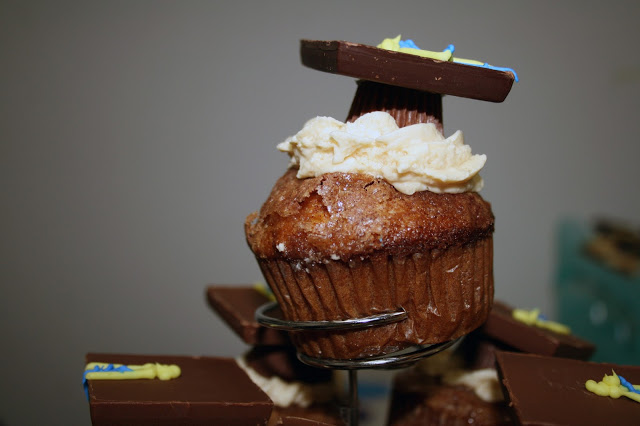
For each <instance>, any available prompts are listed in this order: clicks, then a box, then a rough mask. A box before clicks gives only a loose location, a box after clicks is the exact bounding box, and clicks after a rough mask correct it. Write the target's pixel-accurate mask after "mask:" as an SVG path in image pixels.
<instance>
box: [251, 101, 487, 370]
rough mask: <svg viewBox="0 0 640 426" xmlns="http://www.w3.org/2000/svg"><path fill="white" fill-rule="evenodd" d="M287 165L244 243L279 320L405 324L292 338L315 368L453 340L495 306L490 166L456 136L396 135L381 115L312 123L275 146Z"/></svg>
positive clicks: (408, 130) (415, 130)
mask: <svg viewBox="0 0 640 426" xmlns="http://www.w3.org/2000/svg"><path fill="white" fill-rule="evenodd" d="M278 149H280V150H281V151H284V152H287V153H288V154H289V155H290V156H291V163H290V168H289V170H287V172H286V173H285V174H284V175H283V176H282V177H281V178H280V179H279V180H278V181H277V182H276V184H275V186H274V187H273V190H272V191H271V194H270V195H269V197H268V199H267V200H266V202H265V203H264V204H263V205H262V207H261V209H260V210H259V211H258V212H255V213H253V214H251V215H249V217H248V218H247V220H246V222H245V232H246V237H247V242H248V244H249V247H250V248H251V250H252V251H253V253H254V255H255V257H256V259H257V261H258V264H259V265H260V268H261V270H262V272H263V275H264V277H265V279H266V281H267V283H268V284H269V286H270V287H271V289H272V290H273V292H274V294H275V297H276V299H277V301H278V303H279V305H280V308H281V309H282V312H283V315H284V317H285V318H286V319H288V320H293V321H321V320H341V319H348V318H359V317H366V316H370V315H375V314H378V313H382V312H391V311H396V310H398V309H403V310H404V311H406V313H407V318H406V319H405V320H403V321H401V322H397V323H393V324H387V325H383V326H374V327H370V328H364V329H357V330H341V331H304V332H293V333H292V340H293V342H294V344H295V345H296V346H297V348H298V350H299V351H301V352H303V353H304V354H306V355H308V356H310V357H314V358H331V359H359V358H364V357H370V356H377V355H384V354H388V353H391V352H395V351H398V350H401V349H404V348H407V347H410V346H416V345H424V344H433V343H441V342H446V341H450V340H453V339H456V338H458V337H460V336H463V335H465V334H467V333H469V332H471V331H472V330H474V329H476V328H477V327H479V326H480V325H481V324H482V323H483V322H484V321H485V320H486V319H487V316H488V314H489V311H490V309H491V304H492V300H493V250H492V245H493V239H492V233H493V229H494V217H493V214H492V211H491V206H490V204H489V203H487V202H486V201H484V200H483V199H482V197H481V196H480V195H479V194H478V192H477V191H479V190H480V189H481V188H482V185H483V182H482V178H481V177H480V176H479V174H478V172H479V170H480V169H481V168H482V166H483V165H484V162H485V160H486V158H485V157H484V156H482V155H473V154H472V153H471V149H470V147H469V146H467V145H465V144H464V141H463V136H462V133H461V132H459V131H458V132H455V133H454V134H453V135H452V136H450V137H448V138H445V137H444V136H443V135H442V133H441V132H440V130H439V129H438V128H437V127H436V125H435V124H433V123H418V124H412V125H407V126H406V127H398V125H397V123H396V121H395V120H394V118H393V117H392V116H391V115H390V114H388V113H387V112H382V111H375V112H371V113H366V114H364V115H362V116H360V117H359V118H357V119H355V121H353V122H350V123H342V122H340V121H338V120H335V119H332V118H328V117H317V118H315V119H312V120H310V121H309V122H307V123H306V124H305V126H304V128H303V129H302V130H301V131H300V132H299V133H297V134H296V135H294V136H292V137H290V138H288V139H287V140H286V141H285V142H283V143H281V144H280V145H278Z"/></svg>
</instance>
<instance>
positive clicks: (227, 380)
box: [86, 353, 273, 426]
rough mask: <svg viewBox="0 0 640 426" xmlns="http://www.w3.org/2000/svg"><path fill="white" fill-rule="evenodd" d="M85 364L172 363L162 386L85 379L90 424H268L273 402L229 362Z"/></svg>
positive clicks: (114, 359)
mask: <svg viewBox="0 0 640 426" xmlns="http://www.w3.org/2000/svg"><path fill="white" fill-rule="evenodd" d="M86 361H87V363H89V362H106V363H114V364H116V363H117V364H126V365H142V364H145V363H148V362H158V363H161V364H176V365H178V366H179V367H180V369H181V374H180V376H179V377H178V378H176V379H172V380H167V381H162V380H158V379H151V380H149V379H139V380H88V395H89V406H90V410H91V421H92V423H93V425H94V426H99V425H132V424H135V425H212V424H225V425H248V424H252V425H258V424H262V425H266V423H267V420H268V419H269V416H270V414H271V411H272V408H273V402H272V401H271V399H269V397H268V396H267V395H266V394H265V393H264V392H262V390H260V389H259V388H258V386H256V385H255V384H254V383H253V382H252V381H251V379H249V377H248V376H247V374H246V373H245V372H244V371H243V370H242V369H241V368H240V367H239V366H238V365H237V363H236V362H235V360H233V359H231V358H210V357H186V356H156V355H144V356H143V355H118V354H95V353H90V354H87V356H86Z"/></svg>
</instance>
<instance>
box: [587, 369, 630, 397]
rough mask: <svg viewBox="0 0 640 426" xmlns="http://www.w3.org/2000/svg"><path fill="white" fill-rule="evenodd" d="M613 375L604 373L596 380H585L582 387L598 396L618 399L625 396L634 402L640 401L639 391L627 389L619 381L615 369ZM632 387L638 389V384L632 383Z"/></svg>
mask: <svg viewBox="0 0 640 426" xmlns="http://www.w3.org/2000/svg"><path fill="white" fill-rule="evenodd" d="M612 373H613V375H611V376H609V375H607V374H605V375H604V377H603V378H602V380H600V381H599V382H596V381H595V380H587V381H586V383H585V384H584V387H585V388H587V390H588V391H589V392H592V393H595V394H596V395H598V396H608V397H610V398H613V399H618V398H620V397H621V396H626V397H627V398H629V399H632V400H634V401H636V402H640V393H635V392H631V391H629V390H628V389H627V388H626V387H624V386H623V385H622V384H621V383H620V378H619V377H618V375H617V374H616V372H615V371H612ZM633 387H634V389H640V386H638V385H633Z"/></svg>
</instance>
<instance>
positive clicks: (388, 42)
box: [376, 36, 452, 61]
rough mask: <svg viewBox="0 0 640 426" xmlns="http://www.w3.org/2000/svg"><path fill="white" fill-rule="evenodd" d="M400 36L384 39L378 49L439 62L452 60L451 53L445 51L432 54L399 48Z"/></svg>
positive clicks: (408, 48)
mask: <svg viewBox="0 0 640 426" xmlns="http://www.w3.org/2000/svg"><path fill="white" fill-rule="evenodd" d="M401 38H402V36H398V37H396V38H385V39H384V40H383V41H382V43H380V44H379V45H378V46H376V47H379V48H380V49H386V50H393V51H394V52H401V53H409V54H411V55H418V56H422V57H424V58H431V59H437V60H439V61H450V60H452V52H451V51H449V50H445V51H443V52H432V51H430V50H423V49H413V48H410V47H400V40H401Z"/></svg>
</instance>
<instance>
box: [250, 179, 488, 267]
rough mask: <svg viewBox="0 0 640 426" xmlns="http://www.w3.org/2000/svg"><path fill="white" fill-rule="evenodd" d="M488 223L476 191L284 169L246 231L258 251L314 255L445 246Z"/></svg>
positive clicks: (464, 240)
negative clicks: (406, 187)
mask: <svg viewBox="0 0 640 426" xmlns="http://www.w3.org/2000/svg"><path fill="white" fill-rule="evenodd" d="M493 226H494V217H493V214H492V212H491V206H490V204H489V203H488V202H486V201H484V200H483V199H482V197H481V196H480V195H479V194H477V193H473V192H467V193H462V194H436V193H433V192H430V191H422V192H417V193H415V194H413V195H406V194H403V193H401V192H399V191H397V190H396V189H395V188H394V187H393V186H392V185H391V184H389V183H388V182H386V181H385V180H383V179H380V178H375V177H372V176H369V175H364V174H352V173H329V174H325V175H322V176H319V177H316V178H308V179H298V178H296V169H289V170H288V171H287V172H286V173H285V174H284V175H283V176H282V177H281V178H280V179H279V180H278V181H277V182H276V184H275V186H274V188H273V190H272V192H271V194H270V196H269V198H268V199H267V201H266V202H265V203H264V205H263V206H262V208H261V209H260V212H256V213H253V214H252V215H250V216H249V217H248V218H247V221H246V223H245V231H246V236H247V242H248V243H249V246H250V247H251V249H252V251H253V252H254V254H255V255H256V256H257V257H258V258H263V259H274V258H280V259H288V260H293V259H301V260H302V259H305V260H308V261H320V260H323V259H329V258H333V259H337V258H340V259H341V260H348V259H351V258H353V257H355V256H363V255H370V254H373V253H376V252H380V251H384V252H385V253H387V254H392V255H406V254H411V253H419V252H425V251H428V250H431V249H445V248H448V247H451V246H454V245H456V246H458V245H464V244H468V243H472V242H474V241H477V240H480V239H483V238H485V237H488V236H490V235H491V233H492V232H493Z"/></svg>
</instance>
